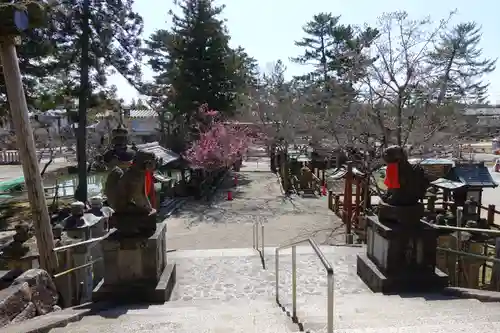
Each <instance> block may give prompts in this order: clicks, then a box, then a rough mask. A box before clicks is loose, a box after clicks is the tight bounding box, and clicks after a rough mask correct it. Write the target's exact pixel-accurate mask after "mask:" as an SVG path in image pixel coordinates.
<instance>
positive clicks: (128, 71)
mask: <svg viewBox="0 0 500 333" xmlns="http://www.w3.org/2000/svg"><path fill="white" fill-rule="evenodd" d="M89 1H90V20H89V22H90V48H89V57H90V81H91V87H92V90H101V89H104V91H106V85H107V77H108V76H109V75H110V74H113V73H119V74H121V75H122V76H123V77H124V78H125V79H127V81H128V82H129V83H130V84H132V85H133V86H134V87H136V88H138V87H140V82H141V68H140V59H141V53H140V47H141V41H142V40H141V33H142V30H143V20H142V17H141V16H140V15H139V14H137V13H135V12H134V11H133V9H132V5H133V0H122V1H115V0H89ZM82 13H83V0H62V1H60V2H59V4H58V6H57V7H55V8H54V10H53V11H52V12H51V23H52V27H51V33H52V38H53V43H54V45H56V47H57V48H56V54H55V57H56V59H57V60H58V64H59V66H58V68H57V70H58V71H59V73H61V74H64V76H65V77H66V84H67V85H68V93H70V94H71V95H73V96H77V93H78V90H79V76H80V57H81V42H82V41H81V39H80V35H81V31H82V23H83V22H82Z"/></svg>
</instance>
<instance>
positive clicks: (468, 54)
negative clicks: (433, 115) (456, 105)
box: [428, 22, 496, 104]
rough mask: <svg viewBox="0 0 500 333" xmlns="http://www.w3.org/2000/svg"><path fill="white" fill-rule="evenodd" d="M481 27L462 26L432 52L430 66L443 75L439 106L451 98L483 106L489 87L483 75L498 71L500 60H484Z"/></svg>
mask: <svg viewBox="0 0 500 333" xmlns="http://www.w3.org/2000/svg"><path fill="white" fill-rule="evenodd" d="M480 41H481V28H480V27H478V26H477V24H476V23H475V22H468V23H460V24H458V25H457V26H455V27H454V28H453V29H452V30H451V31H449V32H447V33H445V34H443V35H442V36H441V38H440V40H439V42H438V44H437V45H436V46H435V48H434V49H433V50H432V51H431V52H429V54H428V56H429V64H430V65H431V66H433V67H434V68H435V69H434V71H438V72H439V77H438V78H437V80H438V82H437V86H438V91H439V93H438V96H437V102H438V103H439V104H441V103H443V102H445V101H446V100H447V99H456V98H458V99H460V101H461V102H473V103H483V102H484V101H485V99H486V98H487V96H486V94H487V90H488V86H489V84H488V83H486V82H484V81H483V79H482V78H483V75H484V74H488V73H491V72H493V71H494V70H495V64H496V59H487V58H483V57H482V50H481V49H480V48H479V43H480Z"/></svg>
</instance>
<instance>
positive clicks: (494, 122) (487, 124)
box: [464, 106, 500, 134]
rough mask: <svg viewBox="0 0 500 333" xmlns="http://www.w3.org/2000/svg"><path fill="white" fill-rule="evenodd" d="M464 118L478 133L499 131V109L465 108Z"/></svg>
mask: <svg viewBox="0 0 500 333" xmlns="http://www.w3.org/2000/svg"><path fill="white" fill-rule="evenodd" d="M464 116H465V117H466V118H467V120H468V122H469V124H471V125H474V127H475V129H476V130H477V131H479V132H480V133H484V134H486V133H497V132H499V131H500V107H496V106H495V107H471V108H466V109H465V111H464Z"/></svg>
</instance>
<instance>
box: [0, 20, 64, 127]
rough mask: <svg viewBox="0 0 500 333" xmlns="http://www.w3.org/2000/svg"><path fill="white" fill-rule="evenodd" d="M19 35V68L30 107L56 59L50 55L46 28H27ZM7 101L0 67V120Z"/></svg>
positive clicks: (3, 114)
mask: <svg viewBox="0 0 500 333" xmlns="http://www.w3.org/2000/svg"><path fill="white" fill-rule="evenodd" d="M21 37H22V38H21V45H19V46H18V48H17V52H18V57H19V68H20V70H21V73H22V75H23V83H24V91H25V94H26V99H27V102H28V106H30V107H32V106H33V103H34V101H35V100H36V99H37V98H38V96H39V91H40V86H41V83H42V82H43V81H44V80H45V79H46V78H48V77H50V74H51V73H52V71H53V69H54V67H55V66H56V64H57V59H55V58H53V57H51V56H52V55H53V53H54V50H55V48H54V44H53V43H52V42H51V34H50V31H49V30H48V29H34V30H28V31H27V32H26V33H23V34H21ZM0 65H1V64H0ZM7 101H8V100H7V91H6V87H5V82H4V77H3V75H2V74H1V67H0V121H1V120H5V119H6V118H7V117H8V113H9V106H8V103H7Z"/></svg>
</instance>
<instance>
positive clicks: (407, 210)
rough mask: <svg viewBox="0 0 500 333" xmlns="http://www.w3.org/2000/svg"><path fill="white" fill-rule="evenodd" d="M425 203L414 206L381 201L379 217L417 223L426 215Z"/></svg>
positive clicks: (383, 219)
mask: <svg viewBox="0 0 500 333" xmlns="http://www.w3.org/2000/svg"><path fill="white" fill-rule="evenodd" d="M424 211H425V207H424V205H423V204H416V205H413V206H393V205H390V204H388V203H385V202H381V203H380V204H379V206H378V218H379V219H380V220H381V221H394V222H399V223H404V224H417V223H419V222H420V219H421V218H422V216H423V215H424Z"/></svg>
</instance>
